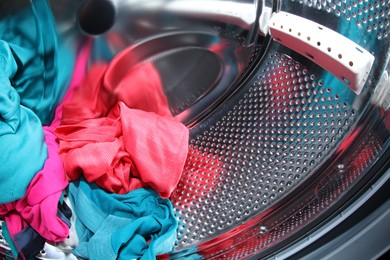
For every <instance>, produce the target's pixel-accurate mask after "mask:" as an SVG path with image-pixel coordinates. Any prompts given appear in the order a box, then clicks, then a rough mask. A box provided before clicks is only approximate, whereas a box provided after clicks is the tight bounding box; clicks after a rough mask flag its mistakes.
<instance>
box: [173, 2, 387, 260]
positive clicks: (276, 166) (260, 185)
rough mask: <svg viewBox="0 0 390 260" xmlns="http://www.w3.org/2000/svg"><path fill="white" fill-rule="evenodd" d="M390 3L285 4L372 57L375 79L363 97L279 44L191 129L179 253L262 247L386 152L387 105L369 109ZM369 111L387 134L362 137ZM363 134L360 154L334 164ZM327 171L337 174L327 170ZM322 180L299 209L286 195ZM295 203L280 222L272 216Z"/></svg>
mask: <svg viewBox="0 0 390 260" xmlns="http://www.w3.org/2000/svg"><path fill="white" fill-rule="evenodd" d="M389 3H390V2H389V1H291V2H283V3H280V6H279V8H280V9H281V10H285V11H288V12H292V13H296V14H299V15H301V16H304V17H309V18H313V20H316V21H317V22H322V23H323V24H325V25H327V26H329V27H330V28H333V29H334V30H337V31H339V32H340V33H342V34H344V35H345V36H347V37H349V38H350V39H352V40H353V41H355V42H357V43H359V44H361V45H362V46H363V47H364V48H366V49H367V50H369V51H370V52H371V53H373V54H374V55H375V56H376V63H375V65H374V69H373V70H372V73H371V75H370V81H369V84H367V85H366V86H365V89H364V92H363V93H362V95H360V96H356V95H355V94H354V93H352V91H351V90H350V89H348V88H346V86H345V85H343V84H342V83H341V82H340V81H337V79H334V77H333V76H332V75H331V74H330V73H328V72H327V71H324V70H323V69H321V68H320V67H318V66H317V65H315V64H313V63H312V62H310V61H308V60H306V59H305V58H304V57H302V56H300V55H298V54H296V53H295V52H294V51H292V50H290V49H288V48H285V47H283V46H280V45H278V44H277V43H275V42H272V43H271V47H270V48H269V49H268V51H267V53H266V55H265V56H263V58H262V60H261V66H260V67H258V68H257V73H256V75H255V76H254V78H253V79H252V80H251V82H249V83H248V84H247V85H246V86H245V87H244V88H242V89H241V90H240V91H239V92H237V93H235V94H234V95H233V96H232V97H231V98H230V99H229V100H228V101H226V102H225V103H223V104H222V105H221V106H220V107H219V108H218V109H216V111H214V112H213V114H212V115H211V116H209V117H208V118H207V119H205V120H204V121H203V122H201V123H200V124H198V125H196V126H195V127H194V128H192V134H193V138H192V140H191V143H190V153H189V156H188V159H187V163H186V166H185V169H184V172H183V177H182V180H181V181H180V183H179V185H178V188H177V190H176V192H175V193H174V194H173V196H172V201H173V203H174V205H175V210H176V214H177V216H178V219H179V220H180V221H181V223H182V224H181V226H180V229H179V233H178V234H179V237H178V240H177V242H176V243H177V250H178V251H179V252H180V251H181V250H183V249H186V248H187V250H188V252H191V250H195V249H194V248H197V246H199V244H200V247H198V250H199V251H200V252H202V254H203V255H205V256H207V257H209V258H218V257H225V258H233V259H236V258H242V257H247V256H250V255H251V254H253V253H256V252H257V253H258V252H260V251H261V250H262V249H265V248H267V247H269V246H270V245H273V244H275V243H276V242H278V241H280V240H281V239H284V238H286V237H288V236H289V235H291V234H293V233H294V232H296V231H297V230H299V229H300V228H302V227H303V226H305V225H306V224H308V223H309V222H310V221H312V220H313V219H315V218H316V217H318V216H319V215H320V214H321V213H322V212H323V211H325V210H326V209H327V208H330V207H331V206H332V205H333V204H335V203H336V202H337V201H339V200H340V198H341V197H343V195H345V193H346V192H347V191H348V190H350V189H352V188H353V187H354V185H356V183H357V182H358V181H359V178H362V177H363V176H364V173H365V172H367V171H368V169H369V168H370V166H371V165H372V164H373V163H374V162H375V160H377V159H378V158H380V156H381V155H383V153H384V152H385V151H386V147H387V146H388V140H389V134H388V130H387V129H386V127H385V126H384V125H383V119H382V118H381V117H382V116H383V114H382V115H380V112H379V111H380V109H377V108H374V107H370V108H368V107H369V106H370V104H369V100H370V98H371V94H372V92H373V91H374V89H375V87H376V84H377V83H378V78H379V77H380V75H381V73H382V71H383V70H385V66H386V64H387V61H388V49H389V42H388V30H389V13H390V4H389ZM325 17H326V18H325ZM371 109H372V110H373V111H375V112H371V116H372V117H371V118H370V120H371V123H373V122H376V123H375V124H376V127H379V128H381V130H379V133H378V132H376V131H377V129H376V130H372V129H371V130H370V131H373V132H370V131H369V132H367V133H365V134H366V136H365V137H362V136H363V135H362V134H361V132H362V130H361V129H362V128H363V126H362V125H361V124H364V123H366V124H370V120H368V121H367V120H366V121H364V123H363V122H362V117H363V116H362V115H363V112H364V111H365V112H367V110H371ZM367 113H368V112H367ZM373 114H374V115H375V116H373ZM375 120H377V121H375ZM381 121H382V123H378V122H381ZM373 124H374V123H373ZM359 129H360V130H359ZM360 135H362V136H361V140H360V141H359V142H360V143H359V145H357V146H355V147H359V148H358V150H356V151H354V152H353V153H352V152H351V151H349V154H347V155H345V156H347V157H344V158H343V159H342V160H336V159H335V157H336V155H340V153H342V152H343V149H346V148H347V147H348V146H349V145H351V143H352V142H356V139H358V136H360ZM346 158H349V159H346ZM351 158H358V159H356V160H353V159H351ZM327 164H328V165H327ZM327 166H329V168H327ZM325 169H326V170H327V171H326V172H332V171H333V172H336V173H337V174H335V175H326V174H325ZM320 171H322V172H320ZM321 174H323V176H322V177H321ZM313 175H317V177H314V176H313ZM314 179H316V181H317V182H318V183H317V186H315V185H314V184H313V185H314V186H315V187H316V188H315V187H312V188H311V189H312V190H308V193H307V194H306V195H307V198H305V199H304V200H302V201H299V203H300V204H299V205H297V204H294V203H291V200H294V198H295V197H290V202H289V201H288V198H289V196H292V194H294V192H295V193H297V191H299V190H304V188H305V187H307V186H308V185H311V184H312V183H314ZM309 194H310V195H309ZM295 199H296V198H295ZM280 201H283V202H280ZM297 201H298V200H297ZM278 202H280V203H278ZM283 203H284V204H283ZM289 204H290V211H287V210H286V211H282V212H283V213H281V214H283V215H279V218H278V217H275V216H273V217H272V218H271V217H268V214H271V212H273V211H274V210H275V209H276V208H278V207H289V206H288V205H289ZM294 207H295V208H294ZM270 219H272V221H271V220H270ZM254 223H257V224H254ZM191 248H192V249H191ZM202 250H203V251H202ZM184 251H185V250H184Z"/></svg>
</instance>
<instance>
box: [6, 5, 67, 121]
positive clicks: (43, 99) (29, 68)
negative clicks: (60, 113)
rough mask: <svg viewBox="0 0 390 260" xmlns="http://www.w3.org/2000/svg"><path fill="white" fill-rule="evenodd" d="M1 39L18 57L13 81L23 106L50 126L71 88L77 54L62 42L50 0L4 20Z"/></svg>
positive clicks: (9, 15)
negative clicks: (68, 88) (69, 86)
mask: <svg viewBox="0 0 390 260" xmlns="http://www.w3.org/2000/svg"><path fill="white" fill-rule="evenodd" d="M7 5H9V6H10V7H11V6H12V5H13V3H12V2H10V3H8V4H7ZM0 39H1V40H3V41H6V42H7V43H8V44H9V45H10V46H11V49H12V50H13V51H14V52H15V54H16V55H15V56H17V57H16V60H17V64H18V73H17V74H16V75H15V76H14V77H13V79H12V80H13V82H14V84H13V85H14V87H15V89H16V90H17V92H18V93H19V96H20V102H21V104H22V105H23V106H25V107H28V108H30V109H31V110H32V111H33V112H34V113H35V114H36V115H37V116H38V117H39V119H40V120H41V122H42V124H43V125H49V124H50V123H51V121H52V119H53V117H54V112H55V109H56V107H57V105H58V104H59V102H60V101H61V100H62V98H63V96H64V94H65V92H66V90H67V87H68V85H69V82H70V78H71V75H72V71H73V64H74V57H75V55H74V54H73V52H72V51H71V47H70V46H65V44H66V43H65V41H63V40H61V41H59V39H58V35H57V31H56V27H55V21H54V18H53V16H52V12H51V8H50V6H49V4H48V2H47V0H32V1H31V4H28V5H26V7H24V8H23V9H21V10H17V12H14V13H12V14H8V15H6V16H4V17H2V18H1V20H0Z"/></svg>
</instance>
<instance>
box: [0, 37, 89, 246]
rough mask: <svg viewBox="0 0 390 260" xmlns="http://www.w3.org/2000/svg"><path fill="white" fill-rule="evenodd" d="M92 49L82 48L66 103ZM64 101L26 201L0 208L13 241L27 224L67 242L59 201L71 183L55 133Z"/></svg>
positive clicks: (47, 130) (51, 238)
mask: <svg viewBox="0 0 390 260" xmlns="http://www.w3.org/2000/svg"><path fill="white" fill-rule="evenodd" d="M90 48H91V42H90V41H87V42H86V43H85V44H84V45H83V46H82V48H81V50H80V53H79V55H78V56H77V59H76V62H75V70H74V74H73V76H72V80H71V83H70V86H69V88H68V90H67V93H66V95H65V97H64V100H69V99H70V98H71V96H72V94H73V92H74V90H75V88H76V87H77V86H78V85H79V84H80V82H81V79H82V78H83V76H84V74H85V68H86V65H87V61H88V57H89V52H90ZM63 102H64V101H62V103H61V104H60V105H59V106H58V107H57V109H56V113H55V117H54V119H53V122H52V123H51V125H50V126H44V127H43V131H44V135H45V141H46V144H47V147H48V157H47V159H46V162H45V164H44V167H43V169H42V170H41V171H40V172H38V173H37V174H36V175H35V176H34V178H33V180H32V181H31V183H30V184H29V186H28V189H27V192H26V194H25V196H24V197H23V198H21V199H19V200H17V201H14V202H11V203H7V204H2V205H0V215H1V216H4V219H5V221H6V223H7V227H8V229H9V232H10V235H11V237H12V238H13V237H14V236H15V234H17V233H19V232H20V231H22V230H23V229H24V228H25V227H26V226H27V224H29V225H30V226H31V227H32V228H33V229H35V230H36V231H37V232H38V233H39V234H40V235H41V236H42V237H44V238H46V239H47V240H49V241H53V242H60V241H63V240H64V239H65V238H67V236H68V234H69V227H68V226H67V225H66V224H65V223H64V222H63V221H62V220H61V219H60V218H58V217H57V205H58V201H59V199H60V197H61V195H62V191H63V190H64V189H65V188H66V186H67V185H68V181H67V179H66V175H65V171H64V166H63V163H62V161H61V158H60V156H59V154H58V148H59V147H58V142H57V141H58V140H57V137H56V136H55V135H54V133H53V132H54V130H55V128H57V126H59V125H60V119H61V115H62V104H63Z"/></svg>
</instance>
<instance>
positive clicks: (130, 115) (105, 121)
mask: <svg viewBox="0 0 390 260" xmlns="http://www.w3.org/2000/svg"><path fill="white" fill-rule="evenodd" d="M56 134H57V136H58V137H59V138H60V139H61V145H60V154H61V156H62V159H63V161H64V166H65V169H66V173H67V175H68V177H69V178H70V179H71V180H77V179H78V178H80V176H81V174H83V175H84V177H85V178H86V179H87V181H89V182H95V183H96V184H97V185H98V186H100V187H102V188H104V189H105V190H107V191H109V192H114V193H120V194H123V193H128V192H129V191H131V190H133V189H137V188H141V187H151V188H153V189H154V190H156V191H157V192H158V193H159V194H160V196H161V197H163V198H168V197H169V196H170V194H171V192H172V191H173V190H174V188H175V187H176V185H177V183H178V181H179V179H180V176H181V172H182V169H183V166H184V162H185V158H186V156H187V147H188V130H187V128H186V127H185V126H184V125H182V124H181V123H180V122H177V121H176V120H174V119H171V118H164V117H161V116H159V115H157V114H155V113H151V112H145V111H142V110H138V109H130V108H128V107H127V106H126V105H125V104H124V103H123V102H118V103H117V104H116V105H115V106H114V107H113V109H111V110H110V112H109V113H108V115H107V116H106V117H101V118H96V119H87V120H84V121H82V122H80V123H78V124H76V125H66V126H65V125H63V126H60V127H59V128H57V130H56Z"/></svg>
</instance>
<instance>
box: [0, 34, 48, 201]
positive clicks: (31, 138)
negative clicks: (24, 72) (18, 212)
mask: <svg viewBox="0 0 390 260" xmlns="http://www.w3.org/2000/svg"><path fill="white" fill-rule="evenodd" d="M17 69H18V68H17V63H16V60H15V59H14V56H13V52H12V50H11V48H10V46H9V45H8V44H7V43H6V42H4V41H1V40H0V144H1V145H0V153H1V156H0V165H1V167H0V190H1V192H0V203H8V202H11V201H14V200H16V199H20V198H22V197H23V196H24V194H25V192H26V189H27V186H28V185H29V183H30V181H31V180H32V178H33V177H34V176H35V174H36V173H37V172H38V171H40V170H41V169H42V167H43V165H44V163H45V160H46V158H47V147H46V144H45V140H44V135H43V130H42V125H41V122H40V120H39V118H38V117H37V116H36V115H35V114H34V112H33V111H31V110H30V109H29V108H27V107H25V106H23V105H20V98H19V94H18V93H17V91H16V90H15V88H14V87H13V86H12V85H11V81H12V79H13V78H14V76H15V74H16V73H17Z"/></svg>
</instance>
